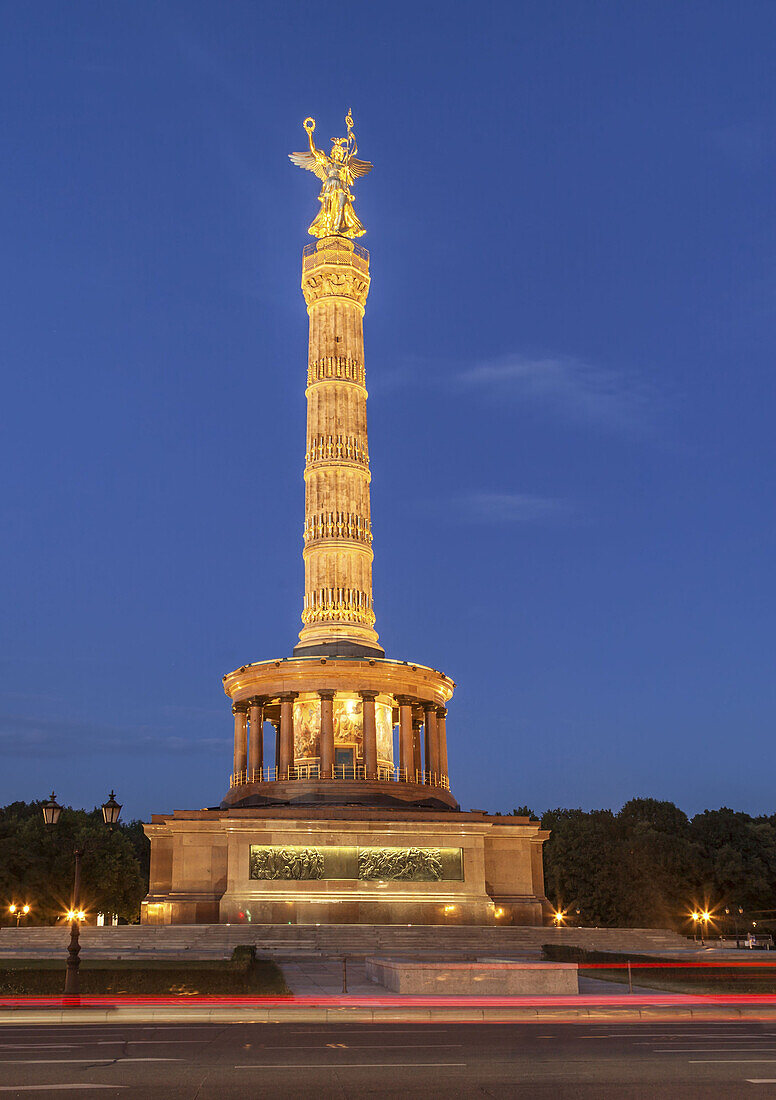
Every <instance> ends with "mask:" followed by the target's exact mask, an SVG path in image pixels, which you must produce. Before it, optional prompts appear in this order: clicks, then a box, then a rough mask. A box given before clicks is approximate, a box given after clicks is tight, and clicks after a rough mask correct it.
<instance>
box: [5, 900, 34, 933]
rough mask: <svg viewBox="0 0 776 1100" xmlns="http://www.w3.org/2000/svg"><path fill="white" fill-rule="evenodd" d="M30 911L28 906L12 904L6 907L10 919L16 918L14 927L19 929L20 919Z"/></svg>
mask: <svg viewBox="0 0 776 1100" xmlns="http://www.w3.org/2000/svg"><path fill="white" fill-rule="evenodd" d="M29 911H30V907H29V905H17V904H16V902H15V901H14V902H12V903H11V904H10V905H9V906H8V912H9V913H10V914H11V916H12V917H16V927H17V928H18V927H19V921H20V920H21V919H22V917H26V916H27V914H28V913H29Z"/></svg>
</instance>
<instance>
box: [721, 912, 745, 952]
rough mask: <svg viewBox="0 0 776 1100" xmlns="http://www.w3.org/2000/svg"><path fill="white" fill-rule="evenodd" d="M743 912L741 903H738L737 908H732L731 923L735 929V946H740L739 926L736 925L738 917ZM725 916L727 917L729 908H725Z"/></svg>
mask: <svg viewBox="0 0 776 1100" xmlns="http://www.w3.org/2000/svg"><path fill="white" fill-rule="evenodd" d="M743 914H744V908H743V906H742V905H739V906H738V909H737V910H736V909H734V910H733V925H734V927H735V930H736V947H740V946H741V932H740V930H739V927H738V918H739V917H741V916H743ZM725 916H727V917H729V916H730V909H725Z"/></svg>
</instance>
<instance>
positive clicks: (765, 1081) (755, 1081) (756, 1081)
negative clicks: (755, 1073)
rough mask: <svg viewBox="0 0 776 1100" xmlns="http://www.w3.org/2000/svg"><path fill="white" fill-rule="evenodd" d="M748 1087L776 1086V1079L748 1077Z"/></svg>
mask: <svg viewBox="0 0 776 1100" xmlns="http://www.w3.org/2000/svg"><path fill="white" fill-rule="evenodd" d="M746 1083H747V1084H748V1085H776V1077H747V1079H746Z"/></svg>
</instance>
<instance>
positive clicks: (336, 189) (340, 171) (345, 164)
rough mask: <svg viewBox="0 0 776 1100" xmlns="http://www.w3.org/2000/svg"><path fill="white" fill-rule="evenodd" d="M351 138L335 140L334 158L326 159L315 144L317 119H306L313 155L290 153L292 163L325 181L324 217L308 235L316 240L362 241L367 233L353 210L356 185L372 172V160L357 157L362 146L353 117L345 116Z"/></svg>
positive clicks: (320, 216)
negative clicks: (346, 238) (353, 189)
mask: <svg viewBox="0 0 776 1100" xmlns="http://www.w3.org/2000/svg"><path fill="white" fill-rule="evenodd" d="M345 125H346V126H347V128H348V136H347V137H344V138H332V139H331V154H330V155H329V156H326V154H325V153H324V152H323V150H322V149H319V148H318V147H317V145H316V144H315V142H314V141H313V133H314V132H315V119H314V118H306V119H305V120H304V123H303V126H304V128H305V130H306V131H307V138H308V141H309V142H310V151H309V153H307V152H305V153H289V154H288V156H289V159H290V160H292V161H293V163H294V164H297V165H298V166H299V167H300V168H306V169H307V171H308V172H315V174H316V176H317V177H318V179H319V180H321V181H322V183H323V186H322V187H321V193H320V195H319V196H318V202H319V203H320V204H321V209H320V213H319V214H318V216H317V218H316V219H315V220H314V222H313V223H312V225H311V226H310V228H309V229H308V230H307V232H308V233H309V234H310V235H311V236H312V237H332V236H339V237H361V236H363V235H364V233H366V230H365V229H364V227H363V225H362V224H361V222H360V221H359V220H358V218H357V217H356V212H355V210H354V209H353V192H352V191H351V187H352V186H353V181H354V180H357V179H358V178H359V177H360V176H365V175H366V174H367V173H368V172H371V171H372V165H371V163H370V162H369V161H368V160H359V159H358V157H357V156H356V153H357V152H358V146H357V145H356V137H355V134H354V133H353V115H352V114H351V112H350V111H348V113H347V115H346V116H345Z"/></svg>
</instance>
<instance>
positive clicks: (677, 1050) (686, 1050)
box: [652, 1047, 776, 1054]
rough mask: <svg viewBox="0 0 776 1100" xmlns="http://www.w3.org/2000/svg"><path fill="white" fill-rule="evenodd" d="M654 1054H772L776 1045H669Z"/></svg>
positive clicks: (654, 1051) (775, 1049) (775, 1051)
mask: <svg viewBox="0 0 776 1100" xmlns="http://www.w3.org/2000/svg"><path fill="white" fill-rule="evenodd" d="M652 1053H653V1054H712V1053H713V1054H772V1053H776V1047H715V1048H713V1050H712V1048H710V1047H669V1049H668V1050H653V1051H652Z"/></svg>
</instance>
